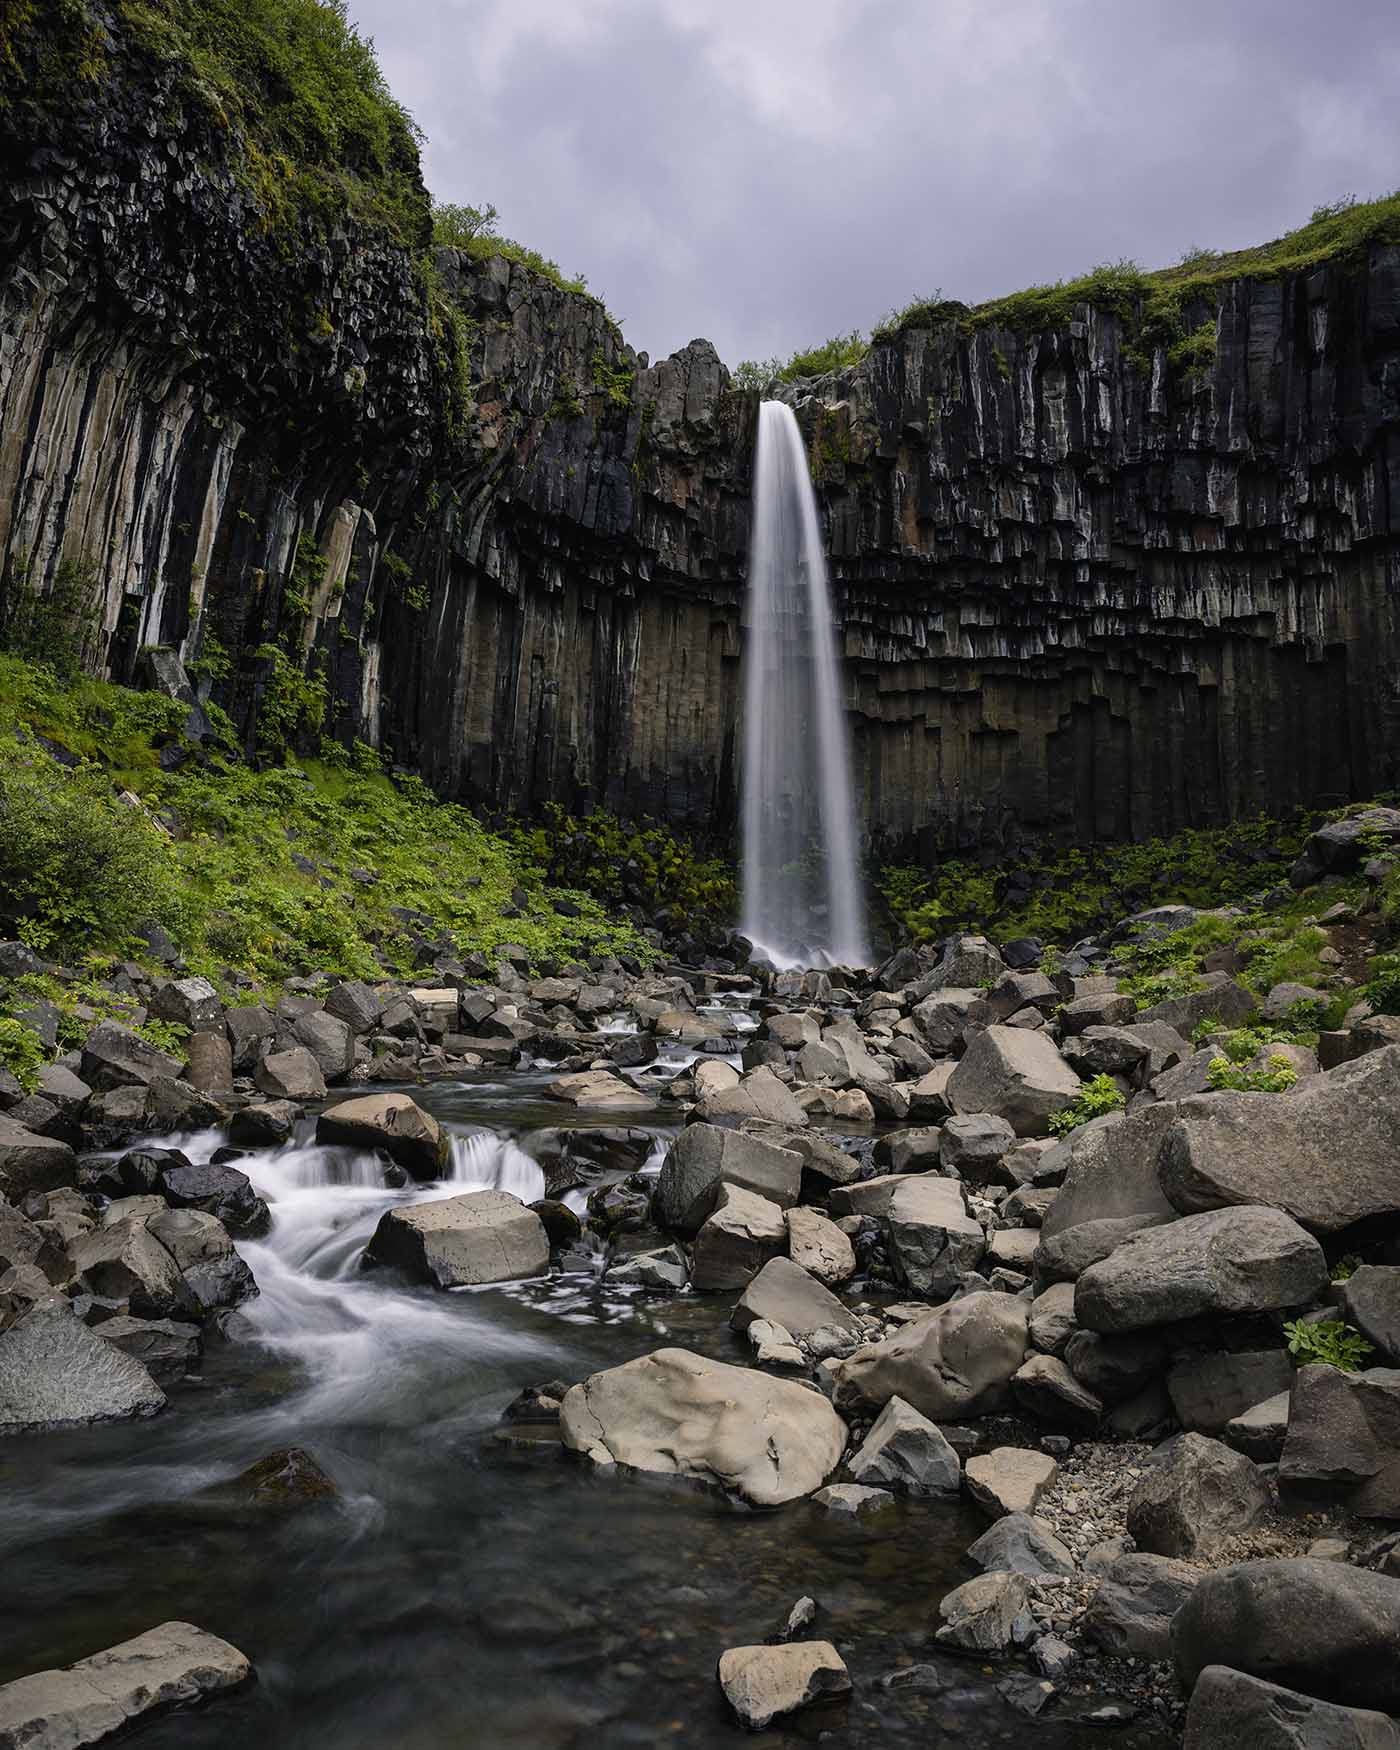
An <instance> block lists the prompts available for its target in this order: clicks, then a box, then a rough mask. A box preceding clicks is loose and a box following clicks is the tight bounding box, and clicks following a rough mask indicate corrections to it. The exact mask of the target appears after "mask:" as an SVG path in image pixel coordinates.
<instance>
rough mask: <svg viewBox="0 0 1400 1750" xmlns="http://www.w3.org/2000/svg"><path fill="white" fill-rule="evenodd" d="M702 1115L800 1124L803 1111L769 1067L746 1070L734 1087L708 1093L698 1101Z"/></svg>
mask: <svg viewBox="0 0 1400 1750" xmlns="http://www.w3.org/2000/svg"><path fill="white" fill-rule="evenodd" d="M700 1114H701V1117H702V1118H706V1119H710V1118H734V1119H745V1118H765V1119H768V1120H769V1121H770V1122H771V1123H774V1124H790V1125H792V1126H794V1127H795V1128H799V1129H800V1128H801V1127H802V1126H803V1125H804V1124H806V1122H807V1114H806V1113H805V1112H804V1111H803V1110H802V1108H801V1107H800V1106H799V1105H798V1103H797V1101H796V1100H794V1099H793V1097H792V1095H791V1093H790V1092H789V1091H788V1089H787V1088H785V1087H784V1086H783V1084H782V1083H781V1082H780V1081H779V1080H778V1078H777V1076H775V1075H774V1074H773V1072H772V1070H770V1069H767V1068H760V1069H755V1070H750V1071H749V1073H748V1074H747V1075H746V1076H745V1077H744V1079H743V1081H741V1082H740V1083H739V1086H738V1087H737V1088H729V1089H727V1090H726V1091H724V1092H723V1093H719V1094H711V1095H709V1096H707V1097H706V1099H705V1100H704V1101H703V1102H702V1103H701V1106H700Z"/></svg>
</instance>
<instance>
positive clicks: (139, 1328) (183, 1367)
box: [95, 1313, 201, 1388]
mask: <svg viewBox="0 0 1400 1750" xmlns="http://www.w3.org/2000/svg"><path fill="white" fill-rule="evenodd" d="M95 1328H96V1330H97V1334H98V1335H99V1336H100V1337H102V1338H103V1339H104V1340H105V1341H106V1342H108V1343H114V1344H115V1345H116V1347H117V1348H118V1349H120V1350H121V1352H122V1354H123V1355H131V1356H133V1357H134V1358H135V1359H136V1360H137V1361H139V1362H140V1363H141V1365H142V1366H143V1367H144V1368H145V1369H146V1371H147V1373H149V1374H150V1376H151V1378H152V1379H153V1380H154V1381H155V1382H156V1384H157V1385H158V1386H161V1387H162V1388H163V1387H165V1386H168V1385H178V1384H179V1382H180V1381H181V1380H182V1379H183V1378H184V1377H185V1375H186V1374H187V1373H190V1372H192V1371H193V1370H194V1368H196V1367H197V1366H198V1365H199V1354H200V1348H201V1340H200V1335H199V1326H198V1325H187V1324H183V1323H177V1322H176V1321H175V1320H174V1319H134V1318H132V1317H131V1316H130V1315H129V1314H127V1313H118V1315H117V1316H116V1318H112V1319H104V1320H103V1321H102V1323H101V1324H100V1325H98V1326H96V1327H95Z"/></svg>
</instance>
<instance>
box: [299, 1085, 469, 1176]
mask: <svg viewBox="0 0 1400 1750" xmlns="http://www.w3.org/2000/svg"><path fill="white" fill-rule="evenodd" d="M316 1140H317V1142H321V1143H328V1144H339V1145H341V1146H343V1147H347V1148H378V1149H382V1150H383V1151H384V1152H385V1154H387V1155H388V1156H389V1158H390V1160H392V1161H396V1162H397V1163H398V1165H399V1166H401V1167H403V1168H404V1170H405V1171H406V1172H408V1173H411V1174H412V1176H413V1177H414V1178H415V1179H419V1180H431V1179H440V1178H442V1177H443V1175H444V1173H445V1171H446V1168H447V1163H448V1159H449V1152H450V1149H449V1143H448V1138H447V1134H446V1132H445V1131H444V1130H443V1128H442V1126H441V1125H440V1124H439V1123H438V1121H437V1119H436V1118H434V1117H433V1116H432V1114H431V1113H429V1112H425V1111H424V1110H423V1108H422V1107H421V1106H420V1105H419V1104H418V1102H417V1101H416V1100H413V1099H411V1098H410V1097H409V1096H408V1095H407V1094H365V1095H361V1096H359V1097H358V1098H356V1099H354V1100H342V1101H340V1102H339V1103H338V1104H337V1105H334V1106H331V1107H328V1108H327V1109H326V1111H324V1112H322V1113H321V1115H320V1116H319V1117H318V1118H317V1120H316Z"/></svg>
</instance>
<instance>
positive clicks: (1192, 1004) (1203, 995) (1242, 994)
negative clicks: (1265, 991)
mask: <svg viewBox="0 0 1400 1750" xmlns="http://www.w3.org/2000/svg"><path fill="white" fill-rule="evenodd" d="M1258 1011H1259V999H1258V998H1257V997H1256V996H1255V995H1254V993H1253V992H1252V991H1247V990H1246V989H1245V988H1244V986H1243V985H1241V984H1236V983H1235V981H1234V980H1233V979H1232V978H1231V977H1230V976H1229V974H1228V973H1225V972H1208V973H1207V974H1206V975H1205V977H1204V978H1203V979H1202V981H1201V986H1200V989H1199V990H1193V991H1189V992H1187V994H1186V995H1185V996H1179V997H1168V998H1166V999H1165V1000H1164V1001H1163V1002H1160V1003H1153V1004H1152V1005H1151V1007H1150V1008H1146V1009H1141V1010H1139V1012H1138V1015H1137V1019H1138V1020H1139V1021H1140V1022H1143V1023H1147V1022H1150V1021H1162V1022H1165V1023H1166V1025H1167V1026H1168V1027H1173V1028H1175V1029H1176V1031H1177V1032H1178V1033H1180V1034H1181V1036H1182V1038H1183V1039H1189V1038H1190V1037H1191V1035H1192V1033H1194V1032H1195V1030H1196V1028H1197V1027H1199V1026H1200V1024H1201V1022H1202V1021H1216V1022H1218V1023H1219V1024H1220V1026H1221V1027H1243V1026H1244V1025H1245V1023H1246V1022H1247V1021H1252V1020H1253V1019H1254V1017H1255V1015H1256V1014H1257V1013H1258Z"/></svg>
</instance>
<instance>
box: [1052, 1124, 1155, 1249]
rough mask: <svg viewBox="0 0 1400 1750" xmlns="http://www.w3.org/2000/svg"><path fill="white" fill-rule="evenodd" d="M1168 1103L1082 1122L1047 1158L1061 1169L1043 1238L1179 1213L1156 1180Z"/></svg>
mask: <svg viewBox="0 0 1400 1750" xmlns="http://www.w3.org/2000/svg"><path fill="white" fill-rule="evenodd" d="M1171 1119H1172V1112H1171V1109H1170V1108H1169V1107H1165V1106H1148V1107H1145V1108H1143V1109H1142V1110H1141V1111H1138V1112H1132V1113H1130V1114H1127V1115H1126V1116H1125V1115H1124V1114H1123V1113H1121V1112H1110V1113H1107V1114H1105V1116H1104V1117H1102V1118H1095V1119H1092V1120H1091V1121H1090V1122H1089V1123H1088V1124H1081V1125H1079V1126H1078V1127H1077V1128H1076V1129H1074V1130H1072V1131H1071V1132H1070V1134H1069V1135H1068V1136H1067V1137H1065V1138H1063V1139H1062V1140H1061V1141H1060V1142H1058V1143H1057V1144H1056V1145H1055V1147H1054V1148H1053V1149H1052V1150H1051V1151H1050V1153H1049V1154H1048V1155H1047V1156H1046V1157H1045V1166H1046V1167H1047V1168H1048V1169H1052V1170H1058V1171H1061V1172H1062V1173H1063V1176H1064V1182H1063V1183H1062V1185H1061V1186H1060V1194H1059V1196H1058V1197H1057V1198H1056V1199H1055V1202H1054V1205H1053V1207H1052V1208H1051V1210H1050V1212H1049V1213H1048V1214H1047V1215H1046V1217H1045V1220H1044V1222H1043V1223H1042V1224H1041V1233H1042V1235H1043V1236H1044V1238H1045V1239H1047V1240H1048V1239H1053V1238H1055V1237H1056V1236H1057V1235H1059V1234H1062V1233H1065V1232H1067V1231H1068V1230H1069V1229H1070V1228H1074V1227H1080V1226H1083V1225H1084V1224H1085V1223H1088V1222H1108V1221H1119V1222H1121V1221H1130V1220H1131V1221H1134V1222H1137V1223H1139V1224H1143V1223H1147V1222H1161V1221H1170V1220H1172V1219H1174V1218H1175V1216H1176V1215H1177V1213H1178V1211H1177V1210H1176V1209H1175V1208H1174V1207H1173V1205H1172V1204H1171V1202H1170V1201H1169V1200H1168V1198H1167V1196H1166V1193H1165V1192H1164V1191H1163V1190H1162V1187H1161V1184H1160V1183H1159V1181H1158V1178H1157V1156H1158V1153H1159V1151H1160V1149H1161V1146H1162V1138H1163V1136H1164V1135H1165V1133H1166V1130H1167V1127H1168V1125H1169V1124H1170V1123H1171Z"/></svg>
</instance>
